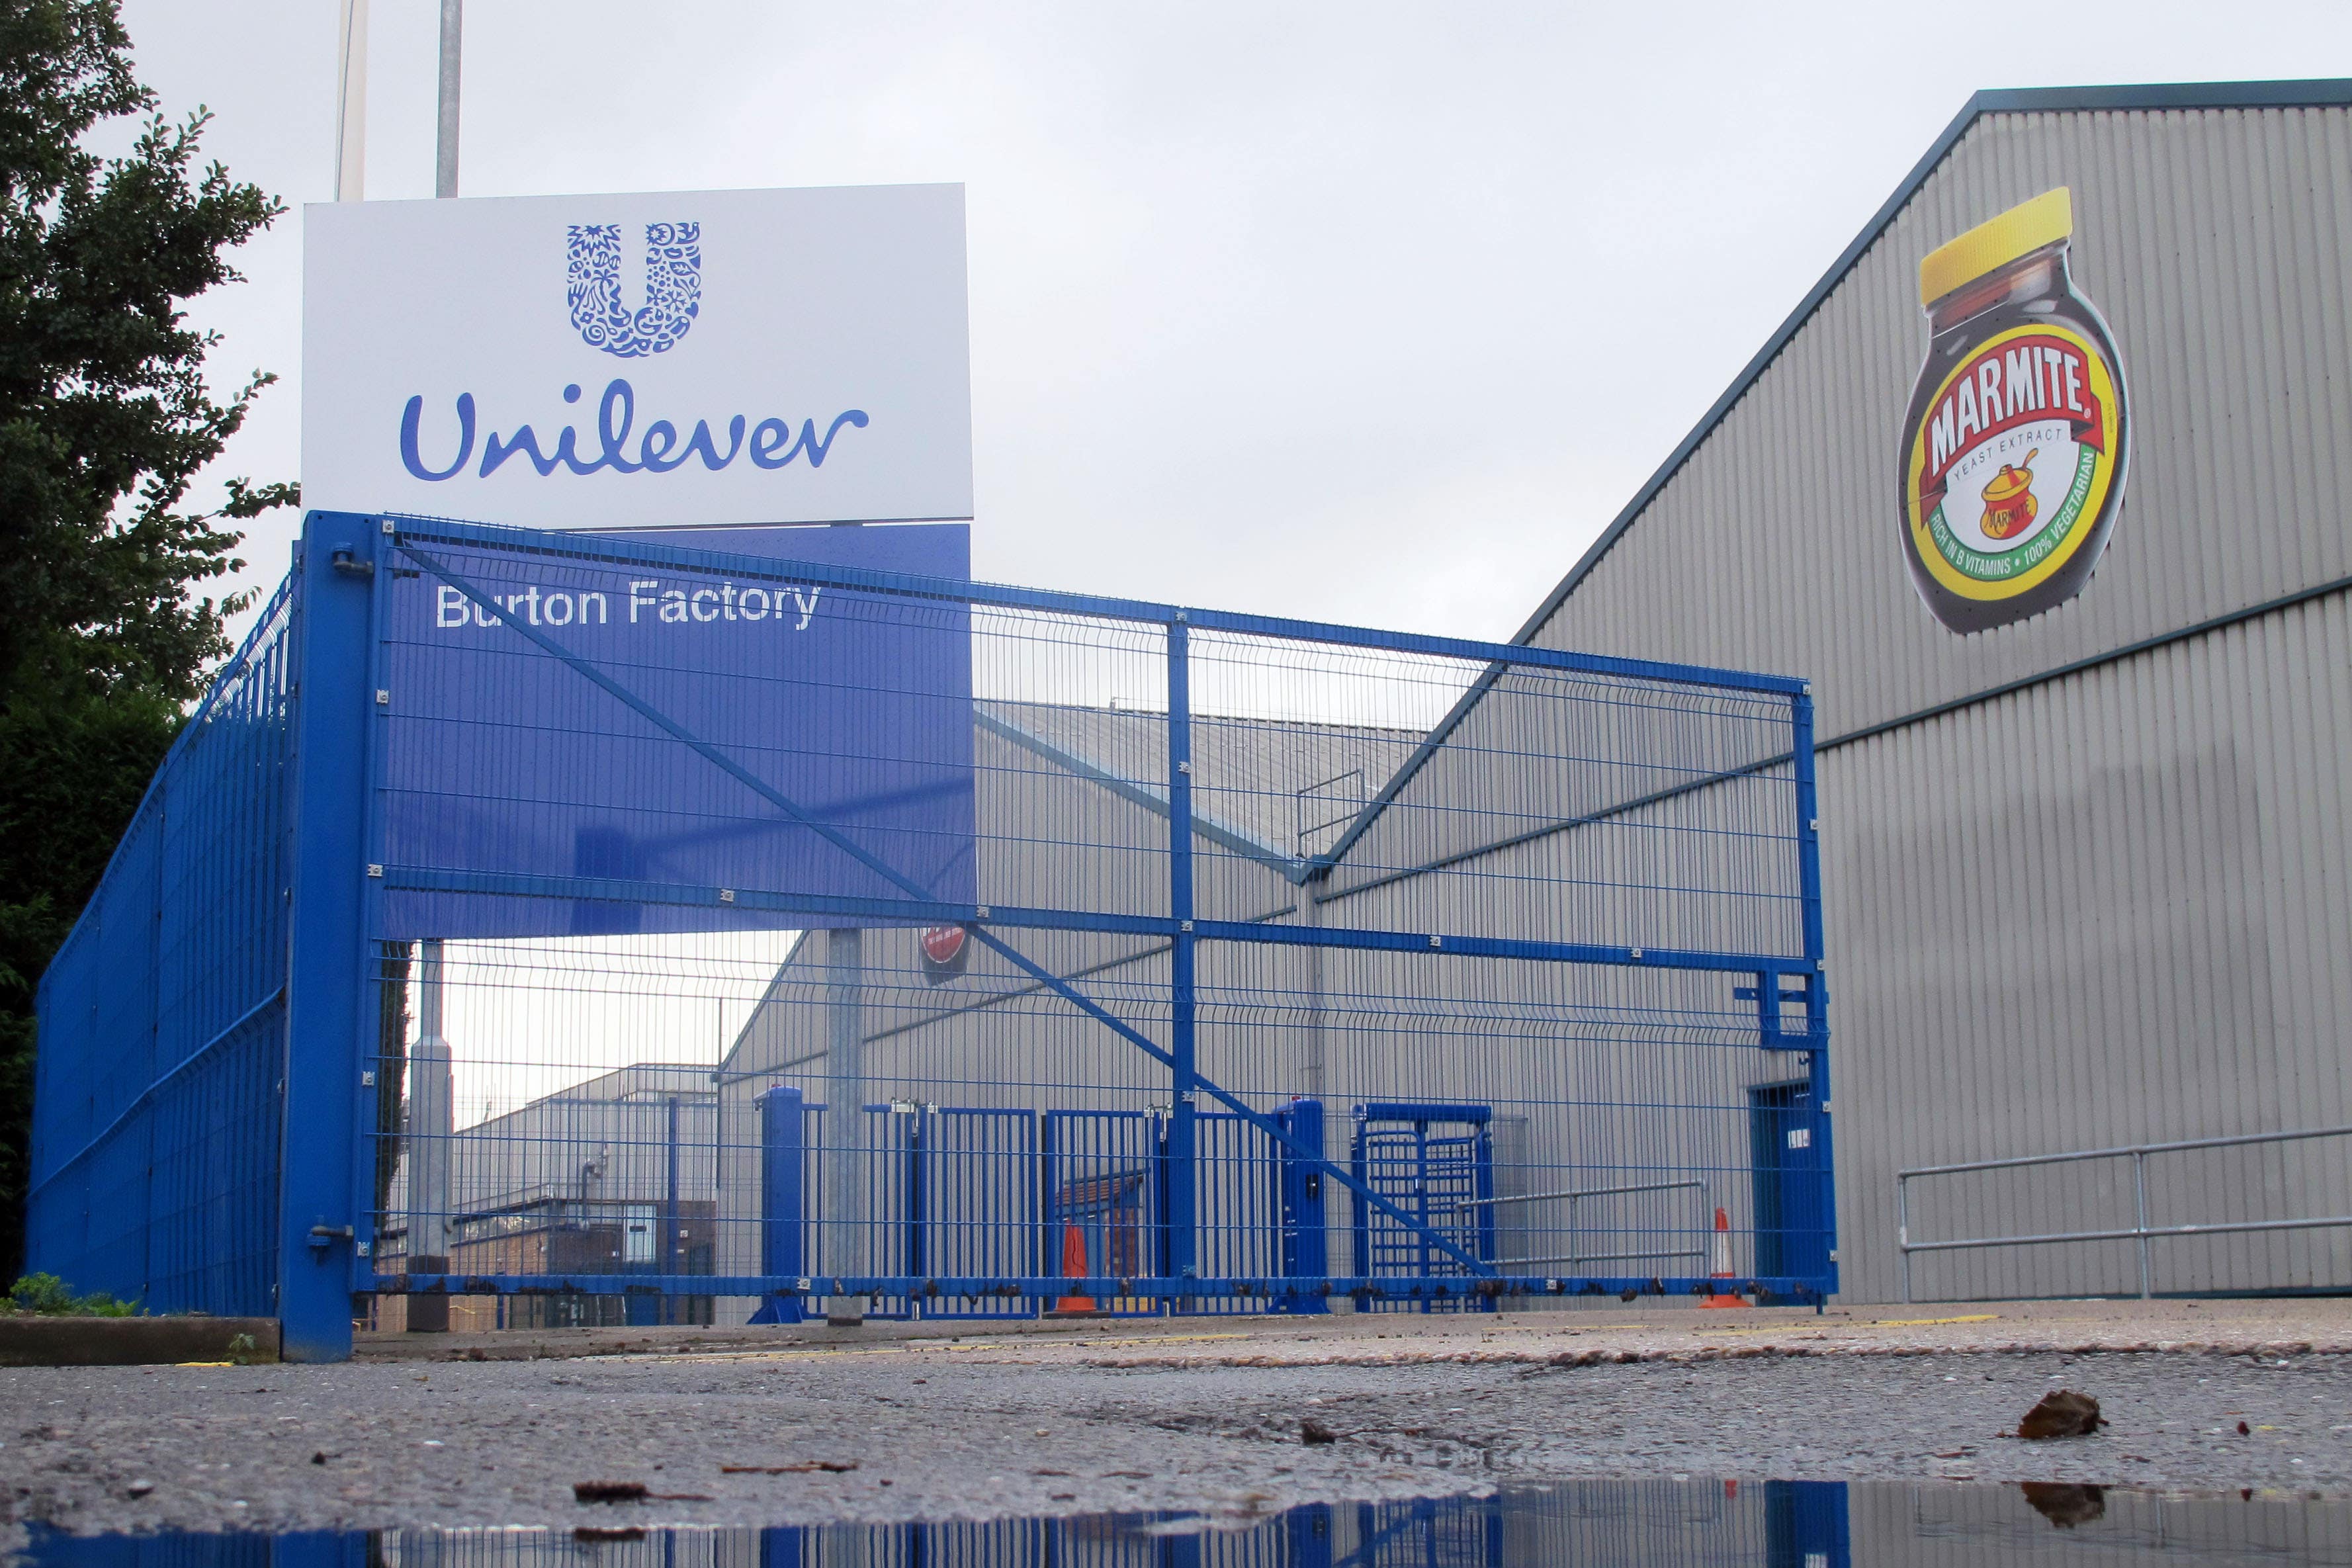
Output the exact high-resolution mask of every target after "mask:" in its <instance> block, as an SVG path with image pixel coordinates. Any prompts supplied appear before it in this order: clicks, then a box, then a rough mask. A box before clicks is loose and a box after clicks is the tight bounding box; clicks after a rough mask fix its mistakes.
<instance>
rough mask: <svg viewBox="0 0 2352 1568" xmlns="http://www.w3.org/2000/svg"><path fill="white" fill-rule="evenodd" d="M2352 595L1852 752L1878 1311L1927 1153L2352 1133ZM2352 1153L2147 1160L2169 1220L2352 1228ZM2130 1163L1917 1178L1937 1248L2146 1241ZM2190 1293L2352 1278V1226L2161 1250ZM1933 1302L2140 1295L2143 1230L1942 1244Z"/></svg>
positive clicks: (1829, 853)
mask: <svg viewBox="0 0 2352 1568" xmlns="http://www.w3.org/2000/svg"><path fill="white" fill-rule="evenodd" d="M2347 776H2352V595H2331V596H2330V597H2328V598H2326V599H2324V600H2318V601H2314V602H2312V603H2309V604H2305V605H2299V606H2297V607H2295V608H2294V609H2290V610H2286V611H2284V612H2281V613H2280V614H2277V615H2274V616H2264V617H2263V618H2262V619H2260V620H2256V621H2252V622H2248V623H2245V624H2243V625H2241V626H2234V627H2231V628H2230V629H2229V630H2227V631H2224V632H2221V633H2217V634H2214V635H2212V636H2210V637H2200V638H2196V639H2194V640H2191V641H2187V642H2181V643H2176V644H2173V645H2171V646H2169V647H2164V648H2160V649H2158V650H2156V651H2154V652H2152V653H2148V654H2145V655H2142V656H2140V657H2138V658H2131V659H2127V660H2123V661H2120V662H2117V663H2115V664H2111V665H2107V666H2105V667H2103V668H2099V669H2095V670H2092V671H2089V672H2087V673H2085V674H2083V675H2079V676H2076V677H2074V678H2071V679H2065V680H2062V681H2053V682H2050V683H2047V684H2044V685H2042V686H2037V687H2033V688H2032V689H2028V690H2025V691H2022V692H2019V693H2016V694H2014V695H2012V696H2009V697H2004V698H2001V699H2000V700H1996V701H1992V702H1988V703H1983V704H1979V705H1978V706H1975V707H1971V708H1969V709H1965V710H1961V711H1959V712H1957V713H1952V714H1948V715H1946V716H1944V717H1941V718H1938V719H1935V720H1932V721H1927V722H1925V723H1920V724H1914V725H1909V726H1906V727H1905V728H1903V729H1900V730H1895V731H1889V732H1887V733H1885V734H1882V735H1877V736H1874V737H1872V738H1871V739H1869V740H1867V741H1863V742H1857V743H1855V744H1853V745H1850V746H1843V747H1840V748H1838V749H1837V750H1835V751H1832V752H1828V753H1825V754H1824V755H1823V756H1822V768H1821V788H1822V814H1823V817H1824V820H1825V822H1826V823H1828V824H1829V825H1831V826H1832V829H1833V830H1832V831H1831V832H1829V833H1827V834H1825V835H1824V837H1823V841H1822V877H1823V881H1824V883H1825V889H1824V900H1823V902H1824V905H1825V907H1826V912H1827V918H1828V939H1829V951H1830V952H1831V953H1832V955H1834V957H1833V962H1832V970H1831V973H1832V979H1833V980H1834V982H1835V989H1834V993H1833V998H1832V1026H1833V1030H1834V1037H1835V1039H1836V1041H1837V1042H1838V1047H1839V1048H1838V1050H1837V1052H1836V1062H1837V1070H1838V1088H1837V1093H1836V1105H1837V1132H1838V1149H1837V1161H1838V1196H1839V1210H1840V1226H1841V1233H1842V1235H1843V1237H1844V1247H1843V1268H1844V1270H1845V1272H1844V1279H1843V1283H1844V1286H1845V1290H1846V1293H1847V1295H1848V1296H1850V1297H1852V1298H1853V1299H1856V1300H1894V1299H1895V1294H1896V1292H1897V1290H1898V1289H1899V1276H1898V1274H1897V1272H1896V1264H1897V1256H1896V1253H1895V1246H1894V1241H1895V1212H1894V1196H1895V1194H1894V1173H1895V1170H1897V1169H1898V1168H1902V1167H1905V1166H1916V1165H1925V1164H1937V1163H1949V1162H1958V1161H1966V1160H1984V1159H2000V1158H2007V1157H2011V1156H2019V1155H2027V1154H2038V1153H2047V1152H2056V1151H2060V1150H2066V1149H2084V1148H2096V1147H2112V1146H2114V1145H2116V1144H2122V1143H2131V1142H2148V1141H2164V1140H2172V1139H2186V1138H2200V1137H2221V1136H2229V1135H2232V1134H2238V1133H2253V1132H2265V1131H2279V1130H2282V1129H2288V1128H2298V1127H2319V1126H2331V1125H2333V1126H2340V1125H2344V1124H2347V1123H2352V1059H2347V1052H2346V1050H2345V1048H2344V1046H2345V1031H2344V1025H2343V1023H2342V1020H2343V1019H2344V1018H2346V1017H2347V1016H2352V966H2347V965H2346V964H2345V963H2343V962H2342V950H2343V943H2344V933H2345V932H2346V931H2352V847H2347V830H2346V822H2345V810H2344V784H2343V781H2344V780H2345V779H2346V778H2347ZM2148 1175H2149V1205H2150V1219H2151V1222H2152V1223H2154V1224H2158V1225H2180V1224H2210V1223H2217V1222H2226V1221H2231V1220H2241V1219H2252V1218H2286V1217H2294V1216H2311V1215H2336V1214H2342V1213H2344V1212H2345V1207H2344V1201H2343V1194H2345V1193H2346V1192H2347V1191H2352V1147H2347V1141H2345V1140H2333V1141H2327V1142H2315V1143H2308V1144H2302V1145H2289V1146H2285V1147H2283V1148H2282V1147H2272V1148H2265V1149H2256V1150H2232V1151H2214V1152H2206V1153H2200V1154H2193V1155H2168V1156H2160V1157H2157V1158H2153V1159H2151V1160H2150V1162H2149V1167H2148ZM2131 1217H2132V1193H2131V1170H2130V1163H2129V1162H2128V1161H2116V1162H2108V1163H2101V1164H2099V1165H2095V1166H2073V1167H2060V1168H2056V1169H2045V1170H2040V1171H2035V1172H2032V1173H2007V1174H1999V1175H1987V1176H1982V1177H1972V1178H1965V1179H1948V1178H1938V1179H1937V1180H1936V1181H1934V1182H1932V1183H1921V1184H1915V1187H1914V1192H1913V1201H1912V1209H1911V1231H1912V1236H1913V1238H1914V1239H1915V1240H1925V1239H1931V1238H1934V1239H1942V1238H1950V1237H1958V1236H1962V1235H1973V1236H1989V1235H2003V1234H2012V1235H2013V1234H2021V1233H2032V1232H2035V1231H2045V1232H2046V1231H2050V1230H2055V1229H2064V1228H2099V1227H2104V1226H2112V1225H2128V1224H2129V1223H2130V1222H2131ZM2156 1247H2157V1250H2156V1253H2155V1255H2154V1264H2155V1274H2156V1282H2157V1288H2158V1289H2159V1290H2200V1289H2201V1290H2213V1289H2249V1288H2256V1287H2262V1288H2298V1287H2299V1288H2313V1287H2326V1286H2331V1285H2333V1286H2341V1285H2343V1284H2345V1283H2347V1282H2352V1233H2347V1232H2346V1231H2342V1230H2336V1231H2304V1232H2285V1233H2273V1234H2268V1235H2248V1236H2236V1237H2200V1238H2188V1239H2174V1240H2168V1241H2161V1242H2158V1243H2157V1244H2156ZM1914 1268H1915V1270H1916V1283H1917V1293H1918V1295H1919V1297H1920V1299H1922V1300H1936V1299H1939V1298H1949V1297H1954V1296H1999V1295H2021V1294H2032V1295H2051V1294H2056V1295H2068V1294H2083V1293H2090V1292H2105V1291H2115V1290H2119V1289H2132V1288H2134V1287H2135V1286H2136V1284H2137V1269H2136V1265H2135V1264H2134V1262H2133V1259H2132V1257H2131V1253H2130V1249H2129V1247H2127V1246H2126V1244H2122V1243H2116V1244H2113V1245H2111V1246H2109V1245H2101V1246H2074V1247H2035V1248H2025V1249H2001V1250H1997V1251H1988V1252H1977V1253H1961V1254H1944V1255H1926V1254H1923V1255H1920V1256H1919V1257H1918V1258H1916V1259H1915V1262H1914Z"/></svg>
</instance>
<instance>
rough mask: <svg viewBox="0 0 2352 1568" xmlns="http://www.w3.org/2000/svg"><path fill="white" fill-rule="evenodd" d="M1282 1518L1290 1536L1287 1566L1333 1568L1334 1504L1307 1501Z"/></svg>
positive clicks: (1287, 1567)
mask: <svg viewBox="0 0 2352 1568" xmlns="http://www.w3.org/2000/svg"><path fill="white" fill-rule="evenodd" d="M1282 1518H1283V1526H1284V1530H1285V1531H1286V1534H1287V1535H1288V1536H1289V1538H1290V1540H1289V1546H1290V1554H1289V1555H1288V1556H1287V1557H1286V1558H1284V1559H1283V1562H1284V1563H1285V1564H1286V1568H1331V1505H1330V1504H1329V1503H1328V1502H1310V1503H1304V1504H1301V1505H1299V1506H1298V1507H1296V1508H1293V1509H1292V1510H1290V1511H1289V1512H1287V1513H1286V1514H1284V1515H1283V1516H1282Z"/></svg>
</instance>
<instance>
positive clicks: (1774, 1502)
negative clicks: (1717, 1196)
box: [1764, 1481, 1853, 1568]
mask: <svg viewBox="0 0 2352 1568" xmlns="http://www.w3.org/2000/svg"><path fill="white" fill-rule="evenodd" d="M1852 1531H1853V1527H1852V1524H1851V1522H1850V1520H1849V1514H1848V1500H1847V1496H1846V1484H1845V1483H1844V1482H1843V1481H1766V1482H1765V1483H1764V1553H1765V1560H1766V1561H1767V1562H1769V1563H1806V1564H1809V1565H1810V1564H1812V1563H1820V1564H1821V1568H1850V1565H1851V1564H1852V1563H1853V1533H1852Z"/></svg>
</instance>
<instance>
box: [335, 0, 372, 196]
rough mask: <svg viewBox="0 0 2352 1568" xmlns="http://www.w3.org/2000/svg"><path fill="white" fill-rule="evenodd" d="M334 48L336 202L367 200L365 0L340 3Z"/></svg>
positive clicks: (343, 0) (366, 23)
mask: <svg viewBox="0 0 2352 1568" xmlns="http://www.w3.org/2000/svg"><path fill="white" fill-rule="evenodd" d="M338 8H339V9H340V10H341V13H342V25H341V26H340V27H339V28H338V29H337V30H336V32H337V37H336V47H335V199H336V200H337V201H339V202H357V201H364V200H366V199H367V37H368V0H341V5H340V6H339V7H338Z"/></svg>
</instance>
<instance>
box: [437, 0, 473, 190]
mask: <svg viewBox="0 0 2352 1568" xmlns="http://www.w3.org/2000/svg"><path fill="white" fill-rule="evenodd" d="M465 52H466V0H441V120H440V125H439V129H438V132H437V133H436V135H435V137H434V142H433V194H434V195H436V196H454V195H457V71H458V66H459V64H460V63H461V62H462V60H463V58H464V55H465Z"/></svg>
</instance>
